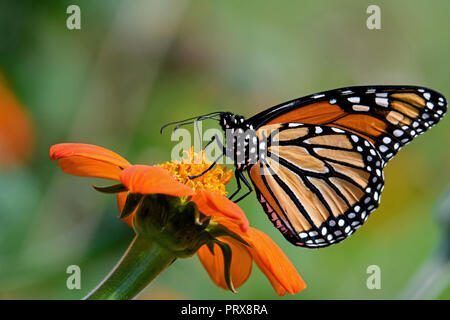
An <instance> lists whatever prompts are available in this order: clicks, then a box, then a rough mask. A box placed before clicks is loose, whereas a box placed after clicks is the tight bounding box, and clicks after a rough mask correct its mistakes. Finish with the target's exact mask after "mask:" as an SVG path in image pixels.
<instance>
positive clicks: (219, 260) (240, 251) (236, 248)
mask: <svg viewBox="0 0 450 320" xmlns="http://www.w3.org/2000/svg"><path fill="white" fill-rule="evenodd" d="M219 240H221V241H223V242H226V243H228V244H229V245H230V247H231V251H232V258H231V280H232V281H233V286H234V288H235V289H237V288H239V287H241V286H242V285H243V284H244V283H245V281H247V279H248V277H249V276H250V273H251V272H252V263H253V261H252V256H251V255H250V252H249V251H248V250H247V248H246V247H245V246H244V245H241V244H240V243H239V242H237V241H235V240H233V239H230V238H219ZM197 256H198V258H199V259H200V262H201V263H202V265H203V267H205V269H206V271H207V272H208V274H209V276H210V278H211V280H212V281H213V282H214V283H215V284H216V285H217V286H219V287H221V288H223V289H225V290H228V287H227V284H226V282H225V277H224V261H223V255H222V251H221V250H220V248H219V246H218V245H216V244H215V245H214V255H212V254H211V252H210V251H209V249H208V247H207V246H206V245H203V246H202V247H201V248H200V249H199V250H198V251H197Z"/></svg>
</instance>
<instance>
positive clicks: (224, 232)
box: [207, 223, 251, 247]
mask: <svg viewBox="0 0 450 320" xmlns="http://www.w3.org/2000/svg"><path fill="white" fill-rule="evenodd" d="M207 231H208V233H209V234H210V235H211V237H213V238H218V237H225V236H228V237H231V238H233V239H234V240H236V241H239V242H240V243H242V244H244V245H246V246H248V247H251V245H250V244H249V243H248V242H247V241H245V240H244V239H242V238H241V236H239V235H238V234H237V233H235V232H233V231H231V230H230V229H228V228H227V227H225V226H224V225H222V224H220V223H217V224H214V225H212V226H210V227H208V228H207Z"/></svg>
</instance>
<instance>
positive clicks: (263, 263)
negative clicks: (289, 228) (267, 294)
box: [241, 228, 306, 296]
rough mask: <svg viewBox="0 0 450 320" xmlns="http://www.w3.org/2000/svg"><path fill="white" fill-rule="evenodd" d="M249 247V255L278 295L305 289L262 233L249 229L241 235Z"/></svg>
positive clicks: (291, 268) (288, 262)
mask: <svg viewBox="0 0 450 320" xmlns="http://www.w3.org/2000/svg"><path fill="white" fill-rule="evenodd" d="M241 236H242V237H243V238H244V239H245V240H246V241H247V242H248V243H249V244H250V245H251V247H250V248H249V251H250V253H251V254H252V257H253V259H254V260H255V262H256V265H257V266H258V267H259V269H260V270H261V271H262V272H263V273H264V274H265V275H266V277H267V278H268V279H269V281H270V282H271V283H272V286H273V287H274V289H275V291H276V292H277V293H278V295H280V296H282V295H284V294H285V293H286V292H287V293H290V294H295V293H297V292H300V291H302V290H304V289H306V284H305V282H304V281H303V279H302V278H301V277H300V275H299V274H298V273H297V270H295V268H294V266H293V265H292V263H291V261H289V259H288V258H287V257H286V255H285V254H284V253H283V251H282V250H281V249H280V248H279V247H278V246H277V245H276V243H275V242H274V241H273V240H272V239H271V238H270V237H269V236H268V235H266V234H265V233H264V232H262V231H260V230H257V229H254V228H249V230H248V232H247V234H245V235H241Z"/></svg>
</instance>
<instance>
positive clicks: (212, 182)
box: [159, 147, 233, 196]
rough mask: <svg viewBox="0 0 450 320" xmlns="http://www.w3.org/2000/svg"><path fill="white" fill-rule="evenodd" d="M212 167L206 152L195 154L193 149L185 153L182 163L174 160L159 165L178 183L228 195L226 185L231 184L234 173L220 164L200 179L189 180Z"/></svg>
mask: <svg viewBox="0 0 450 320" xmlns="http://www.w3.org/2000/svg"><path fill="white" fill-rule="evenodd" d="M210 165H211V161H209V160H208V158H207V157H206V155H205V152H204V151H203V150H202V151H201V152H200V153H195V152H194V148H193V147H192V148H191V150H190V151H185V153H184V157H183V159H182V160H181V161H177V160H174V161H168V162H166V163H163V164H159V166H160V167H162V168H164V169H166V170H167V171H168V172H169V173H170V174H171V175H172V176H174V177H175V178H176V179H177V180H178V181H180V182H181V183H183V184H185V185H187V186H188V187H191V188H193V189H203V190H209V191H212V192H215V193H218V194H221V195H224V196H225V195H227V191H226V190H225V185H226V184H227V183H228V182H230V180H231V177H232V176H233V171H232V170H227V167H224V166H221V165H220V164H218V165H216V166H215V167H214V168H212V169H211V170H209V171H208V172H206V173H204V174H203V175H202V176H200V177H198V178H195V179H190V178H189V177H190V176H196V175H199V174H201V173H203V172H204V171H205V170H206V169H208V168H209V166H210Z"/></svg>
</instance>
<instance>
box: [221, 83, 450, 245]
mask: <svg viewBox="0 0 450 320" xmlns="http://www.w3.org/2000/svg"><path fill="white" fill-rule="evenodd" d="M446 110H447V101H446V100H445V98H444V97H443V96H442V95H441V94H439V93H438V92H436V91H434V90H431V89H427V88H421V87H415V86H358V87H347V88H341V89H336V90H330V91H325V92H321V93H316V94H313V95H310V96H306V97H303V98H300V99H295V100H291V101H288V102H285V103H282V104H279V105H277V106H274V107H272V108H269V109H267V110H265V111H263V112H261V113H258V114H257V115H255V116H253V117H251V118H249V119H247V120H246V119H245V118H244V117H242V116H238V115H234V114H232V113H229V112H223V113H221V114H220V125H221V127H222V129H223V130H224V131H225V132H226V136H227V141H226V144H225V147H224V151H225V152H226V154H227V155H228V156H230V157H231V158H233V160H234V163H235V165H236V177H237V178H238V183H239V179H244V178H243V175H242V173H243V172H246V173H247V174H248V176H249V177H250V180H251V182H252V185H253V187H254V189H255V193H256V196H257V199H258V201H259V202H260V203H261V205H262V208H263V210H264V211H265V213H266V214H267V216H268V217H269V219H270V220H271V221H272V223H273V224H274V226H275V227H276V228H277V229H278V230H280V232H281V233H282V234H283V235H284V237H285V238H286V239H287V240H289V241H290V242H292V243H293V244H295V245H297V246H302V247H307V248H320V247H326V246H329V245H331V244H335V243H338V242H340V241H342V240H344V239H346V238H347V237H349V236H350V235H351V234H353V233H354V232H355V231H356V230H357V229H358V228H360V227H361V226H362V224H363V223H364V222H365V221H367V219H368V217H369V215H370V213H371V212H373V211H374V210H375V209H376V208H377V207H378V205H379V203H380V199H381V192H382V190H383V188H384V173H383V168H384V166H385V165H386V164H387V162H388V161H389V160H390V159H392V158H393V157H394V155H395V154H396V153H397V152H398V151H399V150H400V149H401V148H402V147H403V146H404V145H406V144H408V143H409V142H410V141H411V140H412V139H414V138H415V137H416V136H418V135H420V134H422V133H424V132H425V131H427V130H428V129H429V128H431V127H432V126H434V125H435V124H436V123H437V122H438V121H439V120H440V119H441V118H442V117H443V115H444V114H445V112H446ZM228 136H230V137H229V138H228Z"/></svg>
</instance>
